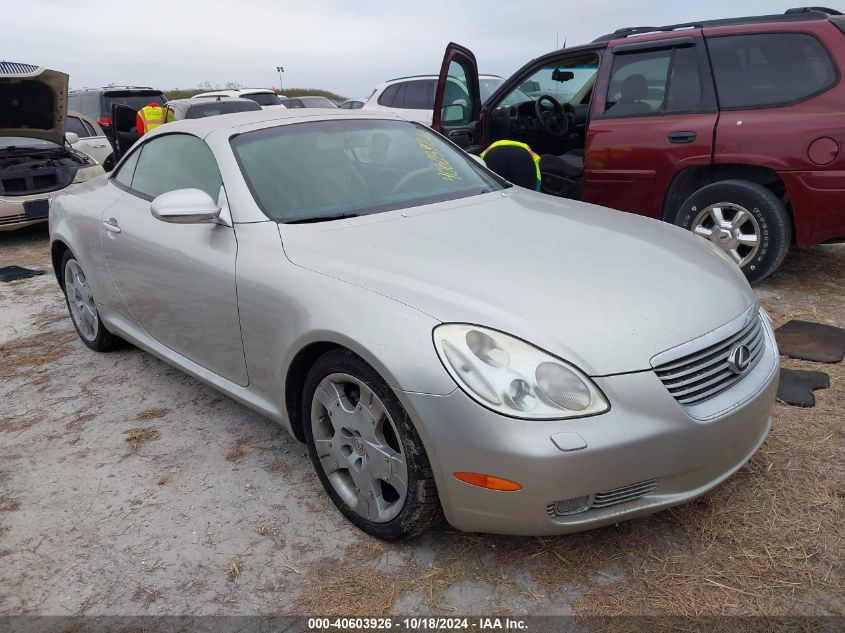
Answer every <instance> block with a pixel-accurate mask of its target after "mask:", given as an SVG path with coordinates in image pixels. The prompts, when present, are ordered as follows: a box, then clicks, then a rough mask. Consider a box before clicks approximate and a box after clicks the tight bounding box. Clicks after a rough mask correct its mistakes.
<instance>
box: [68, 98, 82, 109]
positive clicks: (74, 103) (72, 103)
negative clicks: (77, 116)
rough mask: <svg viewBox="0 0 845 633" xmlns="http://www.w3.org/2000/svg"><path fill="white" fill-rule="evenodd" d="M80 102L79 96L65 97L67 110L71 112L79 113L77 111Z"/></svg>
mask: <svg viewBox="0 0 845 633" xmlns="http://www.w3.org/2000/svg"><path fill="white" fill-rule="evenodd" d="M80 101H81V97H80V96H79V95H68V97H67V109H68V110H73V111H75V112H81V110H80V109H79V108H80V107H81V106H80V105H79V102H80Z"/></svg>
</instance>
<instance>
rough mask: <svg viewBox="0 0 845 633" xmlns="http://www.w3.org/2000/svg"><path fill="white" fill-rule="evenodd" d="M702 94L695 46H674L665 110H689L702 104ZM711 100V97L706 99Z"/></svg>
mask: <svg viewBox="0 0 845 633" xmlns="http://www.w3.org/2000/svg"><path fill="white" fill-rule="evenodd" d="M703 100H704V95H703V92H702V87H701V72H700V70H699V66H698V54H697V53H696V50H695V47H693V46H685V47H683V48H676V49H675V51H674V57H673V58H672V70H671V71H670V73H669V86H668V88H667V89H666V112H689V111H690V110H696V109H698V108H700V107H701V106H702V103H703ZM708 101H712V99H708Z"/></svg>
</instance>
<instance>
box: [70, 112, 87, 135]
mask: <svg viewBox="0 0 845 633" xmlns="http://www.w3.org/2000/svg"><path fill="white" fill-rule="evenodd" d="M66 126H67V127H66V130H67V131H68V132H73V133H74V134H76V135H77V136H78V137H79V138H86V137H88V136H90V134H88V130H87V129H85V126H84V125H83V124H82V119H80V118H79V117H75V116H69V117H68V118H67V122H66Z"/></svg>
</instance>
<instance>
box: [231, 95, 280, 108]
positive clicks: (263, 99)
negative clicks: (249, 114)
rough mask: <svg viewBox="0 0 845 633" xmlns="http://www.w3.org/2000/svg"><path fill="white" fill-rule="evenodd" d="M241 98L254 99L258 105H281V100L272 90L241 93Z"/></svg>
mask: <svg viewBox="0 0 845 633" xmlns="http://www.w3.org/2000/svg"><path fill="white" fill-rule="evenodd" d="M241 98H243V99H249V100H250V101H255V103H257V104H258V105H263V106H274V105H281V103H282V100H281V99H279V95H277V94H275V93H273V92H251V93H249V94H245V95H241Z"/></svg>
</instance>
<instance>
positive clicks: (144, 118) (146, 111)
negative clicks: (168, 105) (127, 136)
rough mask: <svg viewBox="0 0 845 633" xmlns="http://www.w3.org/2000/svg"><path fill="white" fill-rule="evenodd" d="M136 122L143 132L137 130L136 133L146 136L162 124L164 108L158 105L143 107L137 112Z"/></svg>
mask: <svg viewBox="0 0 845 633" xmlns="http://www.w3.org/2000/svg"><path fill="white" fill-rule="evenodd" d="M138 120H139V121H140V122H141V123H142V124H143V126H144V129H143V130H140V129H139V130H138V133H139V134H146V133H147V132H150V131H151V130H154V129H155V128H157V127H158V126H159V125H162V124H163V123H164V108H162V107H161V106H160V105H153V104H150V105H145V106H144V107H143V108H141V109H140V110H138Z"/></svg>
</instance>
